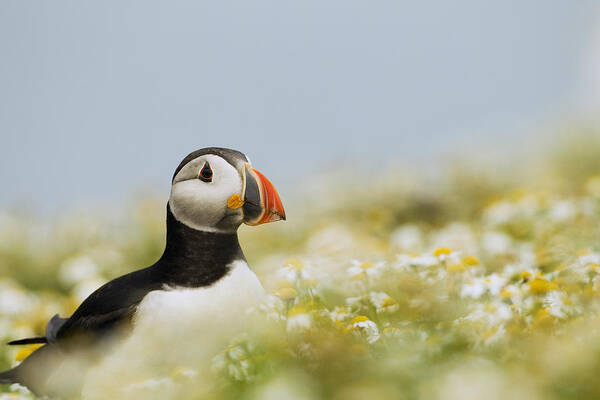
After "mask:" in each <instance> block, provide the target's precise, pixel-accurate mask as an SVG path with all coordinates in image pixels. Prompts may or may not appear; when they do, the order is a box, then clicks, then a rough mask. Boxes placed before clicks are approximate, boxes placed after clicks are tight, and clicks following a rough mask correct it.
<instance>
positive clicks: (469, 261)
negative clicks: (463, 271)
mask: <svg viewBox="0 0 600 400" xmlns="http://www.w3.org/2000/svg"><path fill="white" fill-rule="evenodd" d="M462 263H463V264H464V265H466V266H468V267H474V266H476V265H479V259H478V258H477V257H475V256H471V255H468V256H465V257H464V258H463V259H462Z"/></svg>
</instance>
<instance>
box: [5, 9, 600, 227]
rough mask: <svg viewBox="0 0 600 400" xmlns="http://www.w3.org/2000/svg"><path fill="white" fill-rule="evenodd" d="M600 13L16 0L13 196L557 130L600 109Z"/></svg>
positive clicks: (383, 154)
mask: <svg viewBox="0 0 600 400" xmlns="http://www.w3.org/2000/svg"><path fill="white" fill-rule="evenodd" d="M599 21H600V5H599V4H598V2H596V1H593V0H589V1H585V0H582V1H578V2H576V3H573V2H567V1H543V0H539V1H529V2H526V3H524V2H520V1H498V2H479V1H455V2H451V3H445V2H433V1H423V2H408V1H380V2H376V3H375V4H372V3H367V2H364V1H354V0H351V1H328V2H316V1H303V2H294V1H283V2H281V1H263V0H259V1H253V2H241V1H233V2H202V1H200V2H198V1H174V2H159V1H103V2H75V1H58V2H51V3H49V2H35V1H34V2H23V1H18V0H6V1H3V2H2V4H1V5H0V52H1V53H0V54H1V57H2V62H1V63H0V135H2V136H1V137H2V146H1V150H0V151H1V157H0V179H1V180H2V181H3V182H4V185H3V187H2V191H0V205H1V206H2V207H19V208H22V207H28V208H31V209H33V210H36V212H44V213H49V214H50V215H52V214H54V213H56V212H57V211H60V210H64V209H65V208H72V207H74V206H77V207H81V208H86V209H88V208H90V207H91V206H92V205H96V206H98V205H99V206H101V207H102V208H104V209H106V208H107V207H110V208H112V209H117V210H118V209H119V208H120V207H121V202H122V200H123V199H124V198H128V196H131V194H132V193H134V192H135V191H136V190H140V189H144V190H147V191H150V192H152V193H157V194H159V195H161V196H163V198H165V199H166V195H167V191H168V188H169V178H170V176H171V174H172V172H173V170H174V168H175V166H176V165H177V164H178V162H179V161H180V160H181V159H182V158H183V157H184V156H185V155H186V154H187V153H189V152H191V151H192V150H194V149H196V148H201V147H206V146H213V145H217V146H224V147H232V148H236V149H239V150H241V151H243V152H245V153H246V154H248V155H249V156H250V157H251V159H252V160H253V163H254V165H255V166H256V167H257V168H258V169H259V170H261V171H264V173H265V174H266V175H267V176H269V177H271V178H272V180H273V181H274V182H275V183H276V184H277V185H278V187H279V188H280V190H281V191H282V192H283V194H286V193H290V192H288V191H289V190H291V189H293V188H294V187H295V186H296V185H297V184H298V182H299V181H301V180H302V179H303V178H306V177H307V176H310V175H311V174H314V173H316V172H318V171H323V170H327V169H330V168H332V167H339V166H340V165H346V164H348V165H358V166H360V169H361V170H362V171H364V172H366V173H369V174H377V173H379V172H380V171H381V170H382V169H385V167H386V165H387V164H386V162H389V161H393V162H404V163H412V164H415V163H422V164H431V163H432V162H433V163H435V162H437V161H438V160H439V159H440V157H441V156H442V155H447V154H449V153H453V152H457V151H461V152H462V151H463V150H465V149H466V150H467V151H473V150H472V149H482V151H484V152H487V153H488V155H487V156H489V154H491V153H494V152H495V151H496V150H497V149H498V147H500V148H505V149H507V150H506V151H513V150H514V149H515V148H517V147H520V148H522V147H523V143H527V145H531V146H533V145H538V144H539V143H540V141H541V142H549V141H552V140H553V134H556V132H557V130H560V129H562V128H564V126H570V125H571V124H572V123H573V121H577V122H578V123H579V122H581V121H589V119H596V115H597V113H595V111H597V110H598V106H599V105H600V72H599V71H600V22H599ZM596 120H597V119H596ZM532 135H538V136H536V137H535V139H533V141H531V142H527V141H525V142H524V140H525V139H526V138H528V137H531V136H532ZM488 150H491V151H488Z"/></svg>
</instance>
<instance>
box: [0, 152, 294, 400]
mask: <svg viewBox="0 0 600 400" xmlns="http://www.w3.org/2000/svg"><path fill="white" fill-rule="evenodd" d="M166 208H167V209H166V225H167V230H166V231H167V232H166V245H165V249H164V252H163V254H162V256H161V257H160V259H159V260H158V261H156V263H154V264H153V265H151V266H150V267H147V268H144V269H140V270H137V271H134V272H131V273H129V274H126V275H124V276H121V277H119V278H116V279H114V280H112V281H110V282H108V283H106V284H105V285H103V286H102V287H100V288H99V289H97V290H96V291H95V292H93V293H92V294H91V295H90V296H89V297H87V298H86V299H85V300H84V301H83V303H82V304H81V305H80V306H79V307H78V308H77V309H76V311H75V312H74V313H73V315H71V316H70V317H69V318H61V317H59V316H58V315H55V316H54V317H52V318H51V319H50V321H49V322H48V324H47V327H46V334H45V336H42V337H34V338H27V339H20V340H15V341H12V342H9V343H8V344H9V345H11V346H17V345H23V344H30V343H41V344H43V346H42V347H40V348H39V349H37V350H36V351H34V352H33V353H32V354H31V355H30V356H29V357H27V358H26V359H25V360H24V361H23V362H22V363H21V364H19V365H18V366H16V367H15V368H13V369H11V370H8V371H5V372H2V373H0V383H2V384H12V383H19V384H21V385H23V386H26V387H27V388H29V389H30V390H31V391H32V392H33V393H34V394H36V395H38V396H42V395H45V396H59V397H72V396H77V395H79V394H80V393H81V388H82V385H83V382H84V379H85V374H86V373H87V372H88V369H89V368H90V365H94V364H97V363H98V362H100V361H101V360H102V359H103V358H104V357H106V354H107V352H109V349H111V348H113V347H111V346H105V345H104V344H106V343H113V342H117V343H118V342H122V341H123V340H127V338H132V337H135V336H136V331H138V332H140V333H139V335H145V337H147V335H148V333H149V332H152V333H154V332H158V331H160V325H162V326H165V325H178V324H180V323H181V322H185V321H186V320H188V319H191V318H194V316H195V315H212V316H213V317H212V318H218V317H219V316H222V315H227V314H228V313H229V316H228V317H227V318H236V313H237V312H238V311H239V310H241V309H243V308H244V307H245V306H247V305H248V304H251V303H252V302H253V301H257V300H258V299H260V298H261V295H262V294H263V293H264V291H263V288H262V285H261V283H260V281H259V280H258V278H257V277H256V275H255V274H254V272H252V270H250V268H249V267H248V264H247V262H246V259H245V257H244V253H243V252H242V249H241V247H240V244H239V242H238V236H237V230H238V227H239V226H240V225H241V224H242V223H245V224H247V225H259V224H263V223H267V222H274V221H279V220H285V211H284V209H283V205H282V203H281V199H280V198H279V195H278V193H277V191H276V190H275V188H274V186H273V184H272V183H271V182H270V181H269V180H268V179H267V178H266V177H265V176H264V175H263V174H261V173H260V172H259V171H257V170H256V169H254V168H252V166H251V164H250V161H249V160H248V158H247V157H246V156H245V155H244V154H243V153H241V152H239V151H236V150H231V149H226V148H219V147H209V148H203V149H200V150H197V151H194V152H192V153H190V154H189V155H188V156H186V157H185V158H184V159H183V160H182V161H181V163H180V164H179V166H178V167H177V169H176V170H175V173H174V174H173V178H172V180H171V193H170V197H169V200H168V202H167V207H166ZM225 308H228V309H229V310H226V309H225ZM170 335H172V334H170ZM131 340H133V339H131ZM169 340H177V338H174V337H170V338H169ZM65 377H66V378H65Z"/></svg>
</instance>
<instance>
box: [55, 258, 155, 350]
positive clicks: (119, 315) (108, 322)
mask: <svg viewBox="0 0 600 400" xmlns="http://www.w3.org/2000/svg"><path fill="white" fill-rule="evenodd" d="M153 272H155V271H154V270H153V267H149V268H146V269H142V270H139V271H135V272H132V273H130V274H127V275H124V276H121V277H120V278H117V279H114V280H112V281H110V282H108V283H107V284H105V285H104V286H102V287H100V288H99V289H98V290H96V291H95V292H94V293H92V294H91V295H90V296H89V297H88V298H87V299H85V300H84V302H83V303H81V305H80V306H79V308H78V309H77V310H76V311H75V312H74V313H73V315H72V316H71V317H70V318H69V319H68V320H66V321H65V322H64V323H62V324H61V325H60V326H58V325H57V326H58V329H57V330H56V333H55V335H54V341H56V342H59V343H60V342H61V341H63V340H65V339H67V338H70V337H73V336H79V335H88V336H102V335H104V334H107V333H110V332H111V331H113V330H114V328H116V327H117V326H120V325H121V324H122V323H128V322H130V321H131V318H132V317H133V314H135V310H136V309H137V306H138V305H139V303H140V302H141V301H142V299H143V298H144V297H145V296H146V295H147V294H148V293H149V292H151V291H153V290H158V289H160V288H161V287H162V284H161V283H160V280H159V279H156V278H157V277H156V274H155V273H153Z"/></svg>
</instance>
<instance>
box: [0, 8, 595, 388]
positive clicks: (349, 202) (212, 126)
mask: <svg viewBox="0 0 600 400" xmlns="http://www.w3.org/2000/svg"><path fill="white" fill-rule="evenodd" d="M0 57H1V58H0V139H1V140H0V180H1V181H2V183H3V184H2V188H1V190H0V343H2V342H7V341H9V340H13V339H17V338H22V337H29V336H37V335H43V334H44V332H45V327H46V323H47V321H48V319H49V318H50V317H51V316H52V315H54V314H56V313H59V314H61V315H63V316H68V315H70V314H71V313H72V312H73V311H74V310H75V309H76V307H77V306H78V305H79V304H80V303H81V301H83V299H85V298H86V297H87V296H88V295H89V294H90V293H91V292H93V291H94V290H95V289H96V288H98V287H99V286H100V285H102V284H103V283H105V282H107V281H109V280H110V279H113V278H115V277H116V276H119V275H121V274H124V273H127V272H130V271H132V270H134V269H138V268H141V267H144V266H147V265H150V264H152V263H153V262H154V261H155V260H156V259H157V258H158V257H159V256H160V254H161V252H162V250H163V248H164V231H165V226H164V218H165V204H166V201H167V199H168V195H169V186H170V179H171V176H172V173H173V171H174V169H175V167H176V166H177V165H178V164H179V162H180V161H181V159H182V158H183V157H184V156H185V155H187V154H188V153H189V152H191V151H193V150H195V149H198V148H201V147H206V146H223V147H231V148H235V149H238V150H241V151H242V152H244V153H246V154H247V155H248V156H249V157H250V159H251V160H252V162H253V165H254V166H255V167H256V168H257V169H259V170H260V171H261V172H263V173H264V174H265V175H266V176H268V177H269V178H270V179H271V180H272V181H273V183H274V184H275V186H276V187H277V189H278V191H279V192H280V194H281V197H282V200H283V203H284V205H285V208H286V214H287V217H288V220H287V221H286V222H285V223H283V222H281V223H277V224H266V225H262V226H260V227H246V226H244V227H242V228H241V229H240V242H241V244H242V247H243V249H244V252H245V254H246V257H247V259H248V262H249V264H250V265H251V267H252V269H253V270H254V271H255V272H256V273H257V275H258V277H259V279H260V280H261V282H262V283H263V286H264V287H265V289H266V292H267V294H268V296H267V301H266V303H265V304H264V305H262V306H261V308H260V310H257V321H258V323H257V324H256V325H257V326H253V327H250V328H249V329H248V331H247V332H245V335H242V336H241V337H240V338H236V340H232V342H231V343H230V345H229V346H227V348H225V349H222V348H215V349H212V350H214V353H215V354H217V355H216V356H215V358H214V359H212V360H210V361H211V363H210V365H209V367H210V368H208V369H203V368H207V366H206V365H201V364H202V363H200V362H199V363H198V364H197V365H185V366H181V365H170V364H168V363H165V365H162V366H161V369H157V370H154V369H152V368H153V367H152V366H149V367H148V368H149V369H148V370H147V371H146V370H144V371H142V370H140V371H137V370H135V369H131V370H132V371H133V372H136V373H139V375H140V376H139V382H138V381H136V384H135V385H133V386H134V387H131V386H128V385H129V384H130V383H131V382H130V381H129V380H128V379H125V378H121V379H116V380H114V381H110V382H106V383H107V384H108V385H111V384H112V386H113V389H114V390H115V391H116V392H115V393H111V395H107V394H106V393H98V395H99V396H100V398H120V397H122V398H127V399H129V398H136V396H137V398H144V399H151V398H156V399H166V398H173V399H180V398H194V399H201V398H207V399H214V398H223V399H236V400H238V399H256V400H258V399H260V400H263V399H284V398H288V399H332V398H333V399H344V400H346V399H364V398H378V399H379V398H382V399H386V398H390V399H398V398H404V399H418V398H427V399H441V400H445V399H460V400H465V399H467V400H468V399H473V400H475V399H481V398H487V399H489V400H495V399H498V400H500V399H506V398H511V399H524V400H525V399H526V400H531V399H582V398H590V399H593V398H595V399H597V398H600V384H598V379H597V371H598V370H599V369H600V357H598V354H600V339H599V338H600V118H599V113H598V112H599V111H600V3H599V2H597V1H595V0H588V1H586V0H579V1H577V2H567V1H552V0H551V1H548V0H545V1H542V0H532V1H528V2H519V1H497V2H481V1H462V0H461V1H453V2H441V1H438V2H433V1H421V2H408V1H377V2H365V1H354V0H345V1H337V0H334V1H326V2H324V1H320V2H316V1H263V0H256V1H252V2H248V1H246V2H242V1H225V2H223V1H221V2H204V1H169V2H158V1H112V0H109V1H102V2H79V1H52V2H41V1H30V2H24V1H19V0H3V1H2V2H0ZM173 342H174V346H175V344H176V343H179V342H178V341H176V340H174V341H173ZM181 343H182V344H183V345H184V346H186V347H185V348H183V349H181V348H179V347H173V348H172V349H166V350H168V351H172V350H173V351H174V350H183V351H184V352H186V354H187V352H188V350H189V351H192V350H194V349H201V348H203V347H202V346H204V345H205V343H200V342H199V343H193V342H185V341H181ZM152 345H153V343H150V346H152ZM33 350H34V348H32V347H23V348H15V347H11V348H8V347H5V346H0V370H3V369H4V368H8V367H10V366H14V365H16V364H17V363H18V362H20V361H21V360H23V359H24V358H25V357H27V356H28V355H29V354H30V353H31V352H32V351H33ZM161 350H165V349H156V348H154V351H155V352H157V357H159V356H160V354H159V353H158V352H159V351H161ZM154 351H153V353H154ZM184 367H185V368H184ZM182 368H183V369H182ZM100 383H103V382H100ZM123 388H126V389H127V390H129V391H127V392H122V391H121V389H123ZM90 390H91V389H90ZM1 391H8V392H10V393H3V392H1ZM92 391H93V390H92ZM113 394H114V395H113ZM9 398H10V399H14V398H21V399H31V398H33V395H31V393H28V392H27V391H25V390H23V389H22V388H19V387H14V386H12V387H7V386H4V387H2V388H0V400H4V399H9Z"/></svg>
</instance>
